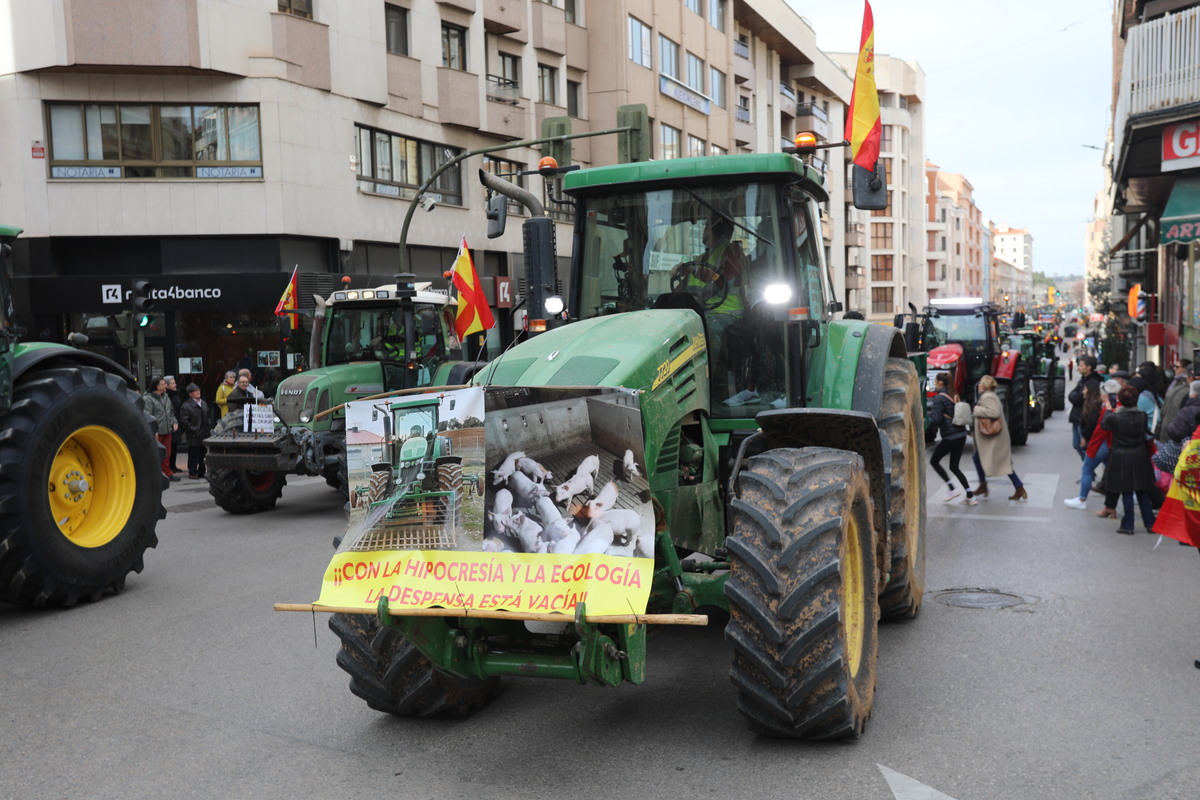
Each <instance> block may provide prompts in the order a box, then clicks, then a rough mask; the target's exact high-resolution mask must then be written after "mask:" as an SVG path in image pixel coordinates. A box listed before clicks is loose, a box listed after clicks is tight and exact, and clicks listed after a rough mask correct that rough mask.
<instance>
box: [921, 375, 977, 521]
mask: <svg viewBox="0 0 1200 800" xmlns="http://www.w3.org/2000/svg"><path fill="white" fill-rule="evenodd" d="M933 385H934V388H935V391H937V394H936V395H934V397H933V399H932V400H930V401H929V415H930V417H931V418H932V421H933V424H934V425H936V426H937V429H938V433H940V434H941V436H942V439H941V441H939V442H938V443H937V447H935V448H933V455H932V456H930V458H929V463H930V466H932V467H933V471H934V472H936V473H937V474H938V477H939V478H941V479H942V480H943V481H945V483H946V494H945V495H944V496H943V497H942V502H944V503H949V502H950V501H951V500H953V499H954V498H956V497H958V496H959V495H960V494H962V492H963V491H964V490H965V491H966V493H967V497H966V499H965V500H963V503H964V504H965V505H969V506H973V505H975V502H976V501H975V496H974V495H973V494H972V493H971V487H970V486H969V485H968V484H967V477H966V476H965V475H963V473H962V470H961V469H959V466H958V462H959V459H961V458H962V453H963V447H964V446H965V445H966V443H967V429H966V427H965V426H963V425H955V424H954V422H953V420H954V404H955V402H957V399H956V398H954V397H952V396H951V395H950V373H948V372H939V373H938V374H937V377H935V378H934V379H933ZM947 455H949V456H950V471H951V472H953V473H954V477H956V478H958V481H959V483H961V484H962V489H961V490H960V489H957V488H956V487H955V486H954V481H952V480H950V476H949V475H947V474H946V470H944V469H942V464H941V461H942V459H943V458H944V457H945V456H947Z"/></svg>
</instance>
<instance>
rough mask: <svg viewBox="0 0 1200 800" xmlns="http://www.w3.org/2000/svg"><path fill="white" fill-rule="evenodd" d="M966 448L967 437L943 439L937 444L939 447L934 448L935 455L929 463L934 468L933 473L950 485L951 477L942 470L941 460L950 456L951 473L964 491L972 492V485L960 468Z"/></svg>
mask: <svg viewBox="0 0 1200 800" xmlns="http://www.w3.org/2000/svg"><path fill="white" fill-rule="evenodd" d="M966 446H967V437H965V436H960V437H958V438H957V439H942V440H941V441H939V442H938V443H937V447H935V448H933V455H932V456H930V458H929V463H930V465H931V466H932V467H933V471H934V472H936V473H937V474H938V477H939V478H941V479H942V482H943V483H950V476H949V475H947V474H946V470H944V469H942V465H941V460H942V459H943V458H944V457H945V456H946V455H949V456H950V471H951V472H953V473H954V477H956V478H958V480H959V482H960V483H962V488H963V489H964V490H970V488H971V485H970V484H968V483H967V476H966V475H963V473H962V470H961V469H959V467H958V462H959V459H961V458H962V454H963V448H964V447H966Z"/></svg>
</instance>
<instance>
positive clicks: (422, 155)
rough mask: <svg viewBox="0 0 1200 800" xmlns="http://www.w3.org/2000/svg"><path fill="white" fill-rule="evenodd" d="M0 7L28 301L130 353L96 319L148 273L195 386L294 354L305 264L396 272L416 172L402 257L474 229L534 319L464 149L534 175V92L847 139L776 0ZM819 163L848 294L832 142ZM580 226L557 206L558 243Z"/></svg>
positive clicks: (686, 124)
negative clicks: (294, 288) (293, 315)
mask: <svg viewBox="0 0 1200 800" xmlns="http://www.w3.org/2000/svg"><path fill="white" fill-rule="evenodd" d="M0 25H4V26H6V27H7V28H8V29H9V30H10V31H12V33H13V35H12V36H11V40H12V42H13V47H12V48H11V50H9V51H7V52H4V53H0V137H2V140H3V142H4V144H5V145H6V147H7V151H8V152H9V153H13V154H20V155H19V157H14V158H10V159H6V160H5V162H4V163H3V164H0V220H3V221H4V222H6V223H9V224H18V225H20V226H22V227H23V228H24V229H25V234H24V235H23V237H22V238H21V240H19V244H18V247H17V250H16V254H15V255H16V270H17V298H16V299H17V305H18V313H19V317H20V319H21V321H22V324H25V325H26V326H27V327H28V328H29V329H30V330H31V332H33V333H34V335H36V336H41V337H42V338H45V339H53V340H61V339H62V338H63V336H64V335H65V334H66V332H67V331H70V330H81V329H88V330H89V331H90V332H91V333H92V335H93V342H92V347H93V348H94V349H96V350H98V351H101V352H105V353H106V354H108V355H110V356H113V357H115V358H117V359H118V360H121V359H123V358H125V357H126V355H127V354H126V353H125V351H123V350H122V349H120V348H118V347H117V345H116V341H115V338H114V337H113V336H112V335H111V333H110V332H109V331H108V330H105V329H104V327H103V325H102V324H100V325H97V323H103V322H104V320H105V319H106V317H107V316H109V315H111V314H113V313H116V312H118V311H120V310H122V309H123V308H124V298H123V294H124V291H125V289H126V288H127V287H128V284H129V281H130V280H131V279H133V278H135V277H136V278H149V279H150V280H151V281H152V283H154V285H155V288H156V291H157V293H158V295H159V296H158V301H157V309H156V311H157V313H156V322H155V325H154V327H153V328H151V329H150V330H149V331H148V347H149V358H150V359H151V360H152V362H153V365H154V369H156V370H159V371H163V372H176V373H178V372H180V370H179V369H178V368H177V365H178V364H179V363H180V361H181V360H182V359H184V358H185V357H186V358H187V359H188V363H189V364H190V363H192V359H196V358H200V359H201V360H202V364H203V372H201V373H185V374H184V377H185V379H186V380H197V381H198V382H200V383H202V385H204V386H205V387H206V389H207V388H208V387H215V385H216V382H218V381H219V379H220V373H221V372H222V371H223V370H224V369H225V368H226V367H229V366H234V365H237V364H246V363H251V364H252V365H255V366H257V365H258V364H259V362H260V360H261V359H262V358H263V357H262V356H260V354H261V353H268V354H269V353H275V356H274V357H273V359H271V358H269V359H268V362H269V363H273V362H274V361H277V362H278V363H279V364H280V368H279V369H280V371H281V372H282V373H284V374H286V373H287V372H288V371H289V370H290V369H292V368H294V367H295V366H297V365H298V364H299V363H300V362H299V361H297V359H300V358H302V356H303V354H305V353H306V352H307V341H306V336H307V334H306V332H305V331H300V332H297V333H296V334H294V335H292V336H291V337H290V339H289V340H287V341H282V340H281V333H280V331H279V328H278V325H277V320H276V319H275V318H274V317H273V315H272V313H271V312H272V310H273V309H274V307H275V303H276V301H277V300H278V298H279V295H280V293H281V292H282V290H283V287H284V284H285V282H286V279H287V276H288V275H289V274H290V273H291V271H292V269H293V268H297V269H298V270H299V272H300V276H301V290H302V291H301V295H302V305H307V304H311V299H310V298H311V293H312V292H314V291H315V292H319V293H325V292H328V291H330V290H332V288H333V287H334V286H335V285H336V284H337V283H338V281H339V279H340V278H341V276H343V275H350V276H352V277H353V278H354V280H367V279H370V280H378V281H383V280H387V279H390V277H391V275H392V274H394V273H395V272H396V271H397V270H398V269H399V266H400V251H399V248H398V247H397V244H398V241H399V235H400V231H401V228H402V225H403V223H404V220H405V217H406V214H407V213H408V212H409V209H410V207H411V204H410V201H411V200H412V199H413V198H414V197H415V196H416V195H417V192H418V189H419V187H421V186H422V185H423V184H425V183H426V182H429V185H428V187H427V189H426V191H425V197H424V199H425V201H426V202H425V203H423V204H422V206H421V207H422V208H425V209H427V210H428V213H427V211H425V210H417V211H416V212H415V216H414V217H413V218H412V220H411V227H410V229H409V236H408V251H407V252H408V255H409V258H408V264H407V266H408V268H409V269H410V270H411V271H412V272H414V273H415V274H416V275H417V277H418V280H428V281H431V282H433V283H434V285H435V286H445V282H444V279H443V278H442V273H443V272H444V271H445V270H447V269H448V268H449V267H450V265H451V264H452V263H453V259H454V256H455V253H456V249H457V245H458V242H459V241H460V239H461V238H462V236H463V235H465V236H466V237H467V240H468V243H469V244H470V246H471V247H472V251H473V254H474V256H475V263H476V266H477V268H478V270H479V272H480V274H481V276H482V277H483V279H484V288H485V290H486V291H487V292H488V293H489V297H490V299H491V301H492V303H493V305H494V307H495V310H496V312H497V318H498V322H499V325H500V326H506V327H511V326H514V325H519V324H520V322H519V320H516V319H514V317H513V315H512V314H511V312H510V305H511V301H512V299H513V298H512V295H511V294H510V295H507V296H504V295H502V294H499V293H498V292H497V289H496V287H497V286H501V285H502V284H504V282H506V281H511V284H509V285H511V286H512V287H514V288H515V287H516V286H518V285H519V282H520V280H521V279H522V278H523V274H524V265H523V259H522V256H521V249H522V241H521V230H520V224H519V223H520V222H521V218H522V217H523V215H524V213H525V212H524V211H523V210H522V209H520V208H519V207H517V206H516V205H515V204H514V205H512V206H510V209H509V213H510V215H511V216H513V217H514V218H513V219H510V224H509V225H508V231H507V233H506V234H505V235H504V236H503V237H501V238H498V239H495V240H488V239H487V238H486V236H485V231H486V220H485V218H484V208H483V206H484V196H485V195H484V190H483V188H482V186H481V185H480V184H479V182H478V181H477V179H476V178H475V175H476V172H477V170H478V169H479V168H484V169H488V170H490V171H493V172H500V173H504V174H507V175H510V176H513V179H514V180H516V181H517V182H518V183H521V184H523V185H526V186H527V188H530V189H531V190H533V191H535V192H540V191H542V186H543V179H542V178H541V177H540V176H517V175H516V173H519V172H521V171H525V170H529V169H531V168H532V167H534V166H535V165H536V163H537V161H538V159H539V158H540V156H541V153H540V151H539V149H537V148H529V147H513V146H512V145H513V144H515V143H517V142H520V141H523V140H526V139H531V138H536V137H537V136H538V135H539V131H540V129H541V125H542V122H543V121H544V120H545V119H547V118H551V117H552V118H559V119H561V118H567V119H569V120H570V126H571V130H572V131H574V132H582V131H589V130H601V129H604V128H610V127H613V126H614V125H615V115H616V109H617V107H618V106H620V105H623V104H628V103H645V104H646V105H647V107H648V109H649V112H650V117H651V120H652V136H653V152H652V157H653V158H656V159H662V158H676V157H686V156H701V155H709V154H719V153H725V152H755V151H766V150H777V149H778V148H779V147H780V146H781V145H783V144H784V143H785V142H787V143H790V141H791V137H792V136H793V135H794V134H795V132H796V131H798V130H813V131H814V132H816V133H817V134H818V136H819V137H820V138H823V139H827V140H836V139H838V138H840V133H841V130H842V128H843V125H844V106H845V103H846V101H847V99H848V97H849V94H850V91H851V86H852V81H851V79H850V78H849V76H848V75H847V73H846V71H845V70H844V69H843V68H842V67H841V66H839V64H838V63H836V62H835V61H834V60H832V59H830V58H829V57H828V56H826V55H825V54H823V53H821V52H820V51H819V50H817V48H816V43H815V34H814V33H813V31H812V29H811V28H810V27H809V26H808V24H807V23H806V22H805V21H804V20H803V19H801V18H800V17H799V16H798V15H797V14H796V12H795V11H793V10H792V9H791V8H790V7H789V6H788V5H787V4H786V3H785V2H784V0H737V2H728V0H620V1H617V2H611V3H584V2H582V0H553V2H536V1H535V0H506V1H505V2H499V1H498V0H482V1H481V0H390V1H389V2H384V0H358V1H356V2H330V1H329V0H325V1H324V2H322V0H145V2H142V3H140V4H129V3H124V2H120V0H94V2H89V3H69V2H66V0H48V2H45V3H32V4H31V3H23V2H18V1H17V0H0ZM898 63H902V62H898ZM896 80H899V77H897V78H896ZM911 80H912V79H911V78H910V82H911ZM919 94H920V91H919V89H917V88H914V89H912V90H911V91H908V92H907V93H906V94H904V95H903V97H904V102H908V100H909V99H913V100H914V101H915V100H916V99H917V98H918V97H919ZM896 97H897V98H899V97H900V95H896ZM899 102H900V100H899V99H896V100H894V102H893V105H898V103H899ZM890 112H891V110H890V109H885V119H888V116H887V114H888V113H890ZM895 113H896V115H898V116H899V115H901V109H899V108H898V107H897V109H895ZM902 116H903V120H899V121H894V122H892V124H893V125H896V124H899V123H900V122H901V121H902V122H904V124H905V126H906V130H908V131H909V133H907V134H904V135H905V136H906V137H907V136H910V135H912V134H911V131H912V124H913V123H912V122H911V117H912V116H913V112H912V111H908V110H905V111H903V115H902ZM918 127H919V125H918ZM496 147H500V148H503V149H500V150H495V151H493V152H489V153H487V154H482V155H473V156H470V157H468V158H466V159H465V160H464V161H462V162H461V163H455V164H452V163H451V162H452V161H454V160H455V159H456V158H457V157H459V156H461V155H463V154H465V153H467V152H468V151H475V150H480V149H484V148H496ZM916 147H917V149H918V151H919V149H920V148H919V145H916ZM571 157H572V161H574V162H576V163H579V164H583V165H585V166H586V165H591V164H606V163H612V162H614V161H615V160H616V157H617V143H616V140H615V137H612V136H601V137H596V138H586V139H578V140H575V141H574V142H573V143H572V146H571ZM814 165H816V166H817V167H818V168H820V169H821V170H822V171H823V172H824V173H825V174H826V176H827V179H828V183H829V188H830V192H831V195H832V200H831V201H830V203H829V204H827V206H826V209H825V212H824V219H823V222H824V224H823V226H822V227H823V231H822V233H823V236H824V243H825V250H826V255H827V257H828V259H829V261H830V264H831V272H832V274H833V276H834V283H835V288H836V290H837V292H838V296H839V298H843V299H844V298H845V297H846V271H847V267H846V264H847V261H846V252H847V247H848V246H849V245H848V242H847V234H846V226H845V225H843V224H842V223H841V222H840V221H839V222H838V223H837V224H834V221H835V220H841V219H843V215H844V214H845V213H846V211H845V209H846V205H847V203H848V199H847V197H846V194H847V192H846V188H845V180H844V175H845V159H844V155H843V152H842V151H841V150H840V149H837V148H835V149H831V150H826V151H822V154H821V155H820V157H818V158H816V159H814ZM558 218H559V219H563V220H565V219H566V218H567V215H566V214H561V215H559V217H558ZM851 239H853V237H852V236H851ZM569 247H570V236H569V227H568V225H567V223H566V222H563V224H561V225H560V226H559V236H558V252H559V256H560V265H563V266H565V258H566V257H567V255H568V252H569ZM561 274H562V276H563V277H564V278H565V277H566V272H565V270H563V271H562V272H561ZM497 281H499V282H500V283H497ZM89 323H91V324H90V325H89ZM490 335H491V336H493V337H497V338H498V332H497V333H493V334H490Z"/></svg>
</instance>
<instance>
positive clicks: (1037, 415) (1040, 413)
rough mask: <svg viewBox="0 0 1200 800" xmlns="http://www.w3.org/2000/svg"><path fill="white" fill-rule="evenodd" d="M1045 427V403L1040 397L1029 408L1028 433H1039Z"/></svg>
mask: <svg viewBox="0 0 1200 800" xmlns="http://www.w3.org/2000/svg"><path fill="white" fill-rule="evenodd" d="M1045 427H1046V403H1045V401H1044V399H1043V398H1042V397H1040V396H1039V397H1037V398H1035V400H1034V403H1033V405H1032V406H1030V407H1029V432H1030V433H1039V432H1041V431H1042V430H1043V429H1044V428H1045Z"/></svg>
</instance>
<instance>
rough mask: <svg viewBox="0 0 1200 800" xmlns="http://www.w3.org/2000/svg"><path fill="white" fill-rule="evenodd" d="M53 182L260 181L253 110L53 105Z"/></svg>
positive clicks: (114, 104)
mask: <svg viewBox="0 0 1200 800" xmlns="http://www.w3.org/2000/svg"><path fill="white" fill-rule="evenodd" d="M48 110H49V114H48V116H49V120H50V177H51V178H261V177H262V176H263V172H262V147H261V138H260V135H259V124H258V106H209V105H195V106H193V105H165V104H148V103H51V104H49V106H48Z"/></svg>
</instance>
